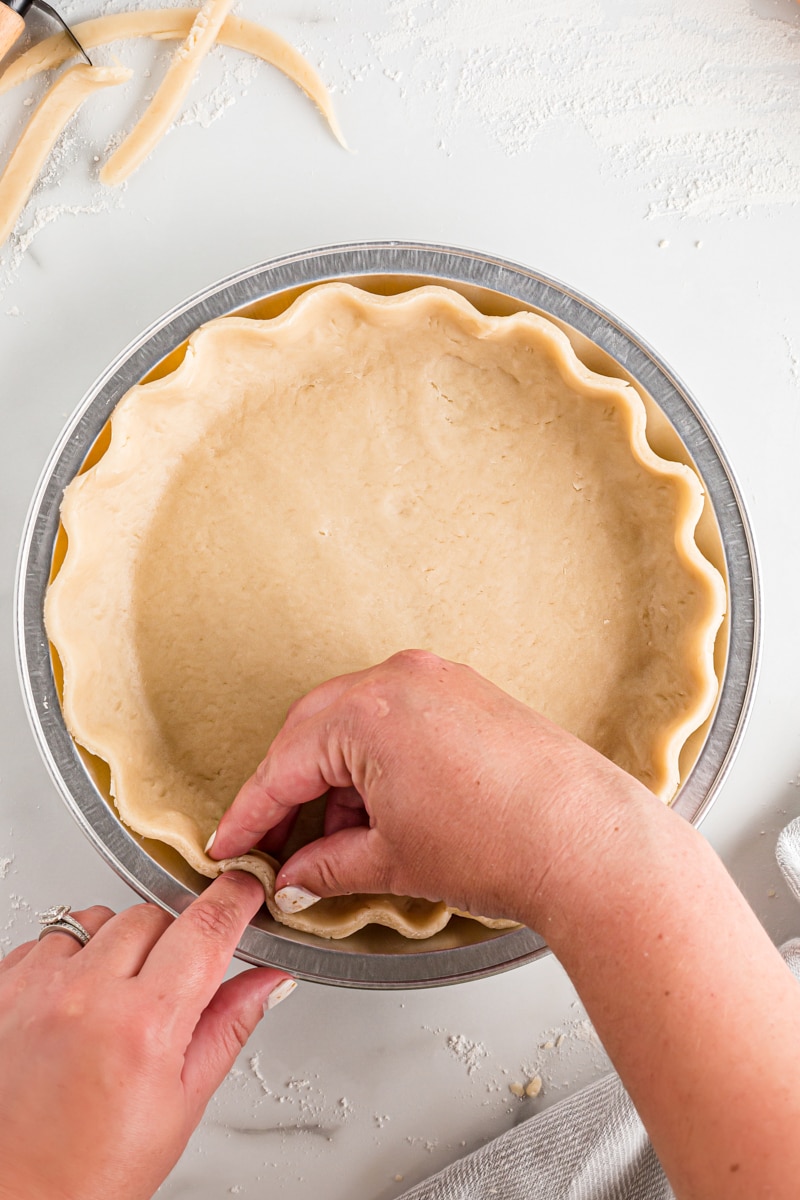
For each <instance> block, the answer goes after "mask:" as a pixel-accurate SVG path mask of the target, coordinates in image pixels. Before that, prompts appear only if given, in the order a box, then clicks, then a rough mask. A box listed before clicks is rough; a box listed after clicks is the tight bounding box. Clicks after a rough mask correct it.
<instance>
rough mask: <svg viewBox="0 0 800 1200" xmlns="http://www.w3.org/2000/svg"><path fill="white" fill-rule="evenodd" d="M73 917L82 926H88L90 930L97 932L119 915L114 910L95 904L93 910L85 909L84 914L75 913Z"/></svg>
mask: <svg viewBox="0 0 800 1200" xmlns="http://www.w3.org/2000/svg"><path fill="white" fill-rule="evenodd" d="M72 915H73V916H74V917H75V919H76V920H78V921H80V922H81V924H82V925H86V926H87V927H88V928H89V929H90V930H96V929H99V928H100V926H101V925H105V923H106V921H110V920H111V918H112V917H115V916H116V915H117V914H116V913H115V912H114V910H113V908H108V907H107V906H106V905H105V904H93V905H92V906H91V908H85V909H84V910H83V911H82V912H79V913H73V914H72Z"/></svg>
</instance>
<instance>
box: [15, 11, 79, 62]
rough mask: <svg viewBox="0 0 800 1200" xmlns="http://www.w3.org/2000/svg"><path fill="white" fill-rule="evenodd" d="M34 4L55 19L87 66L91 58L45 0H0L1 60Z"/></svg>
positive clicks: (19, 31) (21, 28)
mask: <svg viewBox="0 0 800 1200" xmlns="http://www.w3.org/2000/svg"><path fill="white" fill-rule="evenodd" d="M34 5H35V6H36V7H37V8H38V9H39V10H40V11H41V12H44V13H47V15H48V16H49V17H52V18H53V20H55V21H57V22H58V24H59V25H60V26H61V28H62V29H63V30H64V32H65V33H66V34H67V36H68V37H69V38H70V39H71V41H73V42H74V43H75V46H76V48H77V49H78V50H79V51H80V52H81V54H82V55H83V57H84V58H85V59H86V61H87V63H88V64H89V66H91V65H92V60H91V59H90V58H89V55H88V54H87V53H86V51H85V50H84V48H83V46H82V45H81V44H80V42H79V41H78V39H77V38H76V37H75V34H74V33H73V32H72V30H71V29H70V27H69V25H67V23H66V21H65V20H64V18H63V17H62V16H61V15H60V14H59V13H57V12H56V10H55V9H54V8H53V7H52V6H51V5H49V4H47V3H46V0H0V60H2V59H3V58H4V57H5V55H6V54H8V51H9V50H10V49H11V47H12V46H13V45H14V43H15V42H16V41H17V39H18V38H20V37H21V36H22V33H23V31H24V29H25V16H26V14H27V12H28V10H29V9H31V8H32V7H33V6H34Z"/></svg>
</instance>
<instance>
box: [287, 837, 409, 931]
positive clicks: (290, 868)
mask: <svg viewBox="0 0 800 1200" xmlns="http://www.w3.org/2000/svg"><path fill="white" fill-rule="evenodd" d="M394 866H395V864H394V861H393V856H392V855H391V853H390V851H389V849H388V847H387V846H386V844H385V842H384V841H383V839H382V838H381V837H380V835H379V834H378V832H377V830H375V829H365V828H364V827H363V826H358V827H351V828H350V829H340V830H339V831H338V833H332V834H330V835H329V836H328V837H323V838H319V839H318V840H317V841H316V842H310V843H309V844H308V845H307V846H303V847H301V849H300V850H298V851H297V853H296V854H293V855H292V857H291V858H290V859H288V860H287V861H286V862H285V863H284V864H283V866H282V867H281V869H280V871H279V872H278V874H277V876H276V878H275V903H276V905H277V906H278V908H279V909H280V910H281V912H283V913H296V912H300V911H301V910H302V909H304V908H310V907H311V905H312V904H316V902H317V901H318V900H322V899H323V898H327V897H328V896H347V895H349V894H350V893H351V892H372V893H375V892H392V891H393V884H394Z"/></svg>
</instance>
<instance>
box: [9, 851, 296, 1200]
mask: <svg viewBox="0 0 800 1200" xmlns="http://www.w3.org/2000/svg"><path fill="white" fill-rule="evenodd" d="M263 899H264V893H263V891H262V889H261V885H260V884H259V883H258V881H257V880H255V879H254V878H253V877H252V876H250V875H245V874H243V873H241V872H231V873H229V874H226V875H223V876H221V877H220V878H219V879H218V880H215V882H214V883H212V884H211V886H210V887H209V888H208V889H207V890H206V891H205V892H204V893H203V895H202V896H201V897H200V898H199V899H197V900H195V901H194V903H193V904H192V905H191V906H190V907H189V908H188V909H187V910H186V911H185V912H184V913H183V914H182V915H181V916H180V917H178V919H177V920H174V919H173V918H172V917H170V916H169V915H168V914H167V913H165V912H163V911H162V910H161V909H159V908H157V907H156V906H155V905H153V904H140V905H136V906H135V907H134V908H129V909H128V910H127V911H126V912H123V913H120V914H119V915H118V916H115V915H114V913H112V912H111V911H110V910H109V909H107V908H100V907H96V908H90V909H87V910H85V911H84V912H79V913H75V914H73V915H74V916H75V917H76V919H77V920H78V921H80V922H81V924H82V925H83V926H84V927H85V928H86V929H87V930H88V932H89V933H90V934H91V935H92V936H91V938H90V941H89V942H88V944H87V945H86V946H84V947H83V948H82V947H81V946H80V944H79V943H78V942H77V941H76V940H75V939H74V938H72V937H70V936H69V935H67V934H63V933H51V934H49V935H48V936H47V937H45V938H43V939H42V940H41V941H40V942H28V943H27V944H26V945H24V946H19V947H18V948H17V949H16V950H13V951H12V952H11V953H10V954H9V955H8V956H7V957H6V958H5V959H4V960H3V961H2V962H0V1063H2V1068H1V1069H0V1163H2V1169H0V1196H1V1197H3V1198H5V1197H12V1196H13V1197H14V1200H21V1198H22V1197H24V1198H25V1200H110V1198H111V1197H113V1200H149V1197H151V1196H152V1194H153V1192H154V1191H155V1190H156V1188H157V1187H158V1186H159V1184H160V1183H161V1182H162V1180H163V1179H164V1178H165V1176H166V1175H167V1173H168V1172H169V1171H170V1170H171V1168H172V1167H173V1165H174V1164H175V1162H176V1161H177V1160H178V1158H179V1157H180V1154H181V1152H182V1151H183V1148H184V1146H185V1145H186V1142H187V1140H188V1138H189V1135H190V1134H191V1133H192V1130H193V1129H194V1128H195V1126H196V1125H197V1123H198V1121H199V1120H200V1117H201V1116H202V1114H203V1110H204V1109H205V1107H206V1104H207V1103H208V1101H209V1099H210V1097H211V1094H212V1093H213V1091H214V1090H215V1088H216V1087H218V1085H219V1084H220V1083H221V1082H222V1080H223V1078H224V1077H225V1075H226V1074H227V1072H228V1070H229V1069H230V1067H231V1065H232V1064H233V1061H234V1059H235V1057H236V1055H237V1054H238V1053H239V1051H240V1049H241V1048H242V1046H243V1045H244V1044H245V1042H246V1041H247V1038H248V1037H249V1036H250V1033H251V1032H252V1030H253V1029H254V1028H255V1026H256V1024H257V1023H258V1021H259V1020H260V1018H261V1016H262V1015H263V1013H264V1010H265V1007H266V1006H267V1005H268V1003H269V998H270V996H272V997H273V998H274V999H277V998H283V996H284V995H286V994H287V993H288V990H289V987H290V986H291V983H292V981H290V979H289V977H288V976H287V975H285V974H284V973H283V972H281V971H274V970H271V969H268V968H263V969H262V968H259V969H257V970H251V971H246V972H244V973H243V974H241V975H237V976H236V977H235V978H234V979H231V980H229V981H228V982H227V983H221V980H222V977H223V975H224V974H225V970H226V968H227V966H228V964H229V963H230V959H231V955H232V954H233V951H234V950H235V948H236V944H237V942H238V941H239V938H240V937H241V934H242V931H243V930H244V928H245V926H246V925H247V922H248V921H249V919H250V918H251V917H252V916H253V914H254V913H255V912H256V910H257V909H258V908H259V907H260V905H261V904H262V902H263ZM281 985H283V986H281ZM279 988H280V991H278V990H277V989H279Z"/></svg>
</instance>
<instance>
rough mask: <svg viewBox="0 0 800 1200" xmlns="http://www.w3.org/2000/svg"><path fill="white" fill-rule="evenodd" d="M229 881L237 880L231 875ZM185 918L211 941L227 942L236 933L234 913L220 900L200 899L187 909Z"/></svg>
mask: <svg viewBox="0 0 800 1200" xmlns="http://www.w3.org/2000/svg"><path fill="white" fill-rule="evenodd" d="M229 882H231V883H234V882H235V881H234V880H233V877H230V879H229ZM184 918H185V919H186V920H187V921H191V922H192V923H193V924H194V927H195V929H196V930H197V931H198V932H199V933H200V935H201V936H202V937H205V938H208V939H209V941H214V942H227V941H230V940H231V938H233V937H234V936H235V934H236V921H235V918H234V914H233V913H232V912H231V910H230V908H229V907H228V905H227V904H224V903H223V902H221V901H220V900H215V899H211V898H204V899H202V900H199V901H197V902H196V903H195V904H193V905H192V907H191V908H189V909H187V910H186V912H185V913H184Z"/></svg>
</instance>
